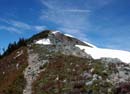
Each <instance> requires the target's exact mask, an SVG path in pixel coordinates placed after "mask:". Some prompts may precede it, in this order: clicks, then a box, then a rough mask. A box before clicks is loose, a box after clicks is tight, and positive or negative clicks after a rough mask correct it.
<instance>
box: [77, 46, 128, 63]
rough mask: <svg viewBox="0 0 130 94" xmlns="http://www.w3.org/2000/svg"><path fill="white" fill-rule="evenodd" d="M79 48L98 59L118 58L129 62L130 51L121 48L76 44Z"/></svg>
mask: <svg viewBox="0 0 130 94" xmlns="http://www.w3.org/2000/svg"><path fill="white" fill-rule="evenodd" d="M76 47H79V48H80V49H82V50H83V49H84V50H85V52H86V53H87V54H90V55H91V56H92V57H93V58H94V59H100V58H102V57H108V58H118V59H120V60H121V61H122V62H125V63H130V52H128V51H122V50H112V49H103V48H91V47H87V46H82V45H76Z"/></svg>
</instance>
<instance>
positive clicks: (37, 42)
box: [36, 38, 51, 45]
mask: <svg viewBox="0 0 130 94" xmlns="http://www.w3.org/2000/svg"><path fill="white" fill-rule="evenodd" d="M36 44H43V45H50V44H51V41H50V39H48V38H44V39H41V40H38V41H36Z"/></svg>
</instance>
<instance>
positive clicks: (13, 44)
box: [0, 38, 26, 59]
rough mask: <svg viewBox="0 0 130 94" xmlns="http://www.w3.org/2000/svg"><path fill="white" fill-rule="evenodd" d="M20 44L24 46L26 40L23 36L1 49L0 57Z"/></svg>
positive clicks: (17, 47)
mask: <svg viewBox="0 0 130 94" xmlns="http://www.w3.org/2000/svg"><path fill="white" fill-rule="evenodd" d="M22 46H26V40H25V39H24V38H20V39H19V41H18V42H14V43H10V44H9V45H8V47H7V49H6V50H3V54H2V55H1V54H0V59H1V58H2V57H4V56H7V55H9V54H10V53H12V52H13V51H15V50H17V49H19V48H20V47H22Z"/></svg>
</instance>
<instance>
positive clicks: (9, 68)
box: [0, 47, 28, 94]
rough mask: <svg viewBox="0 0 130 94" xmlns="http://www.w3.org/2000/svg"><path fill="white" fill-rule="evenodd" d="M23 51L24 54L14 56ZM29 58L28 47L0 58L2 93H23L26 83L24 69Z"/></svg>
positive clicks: (0, 87)
mask: <svg viewBox="0 0 130 94" xmlns="http://www.w3.org/2000/svg"><path fill="white" fill-rule="evenodd" d="M21 51H23V54H21V55H20V56H19V57H17V58H14V57H16V56H17V55H18V52H21ZM27 58H28V54H27V48H26V47H21V48H20V49H18V50H16V51H14V52H13V53H11V54H10V55H8V56H6V57H4V58H3V59H1V60H0V94H22V92H23V88H24V86H25V83H26V81H25V79H24V75H23V70H24V69H25V68H26V66H27V65H28V61H27ZM17 64H19V67H18V68H17V67H16V66H17Z"/></svg>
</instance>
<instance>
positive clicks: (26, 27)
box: [9, 20, 31, 30]
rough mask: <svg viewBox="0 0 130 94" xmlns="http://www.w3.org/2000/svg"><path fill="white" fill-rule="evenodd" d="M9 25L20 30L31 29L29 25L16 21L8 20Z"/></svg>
mask: <svg viewBox="0 0 130 94" xmlns="http://www.w3.org/2000/svg"><path fill="white" fill-rule="evenodd" d="M9 24H11V25H12V26H14V27H17V28H22V29H25V30H29V29H31V25H29V24H27V23H24V22H20V21H16V20H10V21H9Z"/></svg>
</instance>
